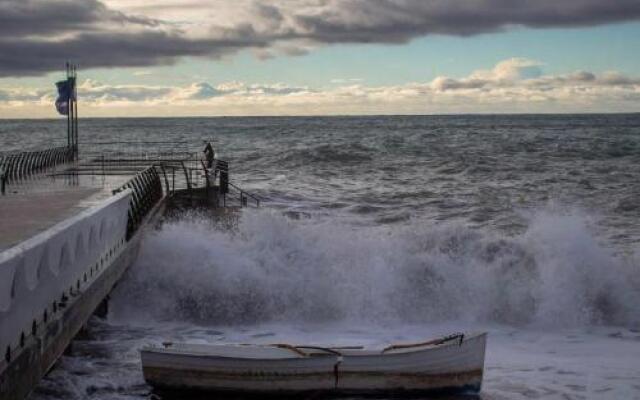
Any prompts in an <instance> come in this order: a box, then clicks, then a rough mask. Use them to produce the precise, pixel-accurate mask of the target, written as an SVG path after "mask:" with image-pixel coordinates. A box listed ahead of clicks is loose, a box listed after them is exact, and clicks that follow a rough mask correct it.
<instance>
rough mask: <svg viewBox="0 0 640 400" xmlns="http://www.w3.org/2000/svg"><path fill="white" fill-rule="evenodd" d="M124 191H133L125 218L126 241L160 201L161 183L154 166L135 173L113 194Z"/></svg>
mask: <svg viewBox="0 0 640 400" xmlns="http://www.w3.org/2000/svg"><path fill="white" fill-rule="evenodd" d="M126 189H131V190H132V191H133V193H132V198H131V203H130V204H129V211H128V218H127V240H129V239H131V237H132V236H133V234H134V233H135V232H136V230H137V229H138V227H140V225H141V224H142V222H143V220H144V218H145V217H146V216H147V214H148V213H149V212H150V211H151V210H152V209H153V207H154V206H155V205H156V204H157V203H158V201H160V199H162V196H163V195H162V181H161V180H160V175H159V174H158V171H157V170H156V168H155V166H151V167H149V168H147V169H145V170H144V171H141V172H139V173H137V174H136V176H134V177H133V178H131V179H130V180H129V181H128V182H127V183H125V184H124V185H122V186H121V187H119V188H117V189H115V190H114V191H113V194H114V195H115V194H117V193H119V192H121V191H124V190H126Z"/></svg>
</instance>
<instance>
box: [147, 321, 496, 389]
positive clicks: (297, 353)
mask: <svg viewBox="0 0 640 400" xmlns="http://www.w3.org/2000/svg"><path fill="white" fill-rule="evenodd" d="M486 338H487V334H486V333H478V334H470V335H463V334H455V335H450V336H447V337H443V338H439V339H435V340H430V341H428V342H423V343H412V344H400V345H392V346H389V347H387V348H386V349H383V350H364V349H363V348H361V347H332V348H321V347H314V346H291V345H286V344H274V345H201V344H179V343H164V344H163V346H157V347H156V346H149V347H145V348H143V349H142V350H141V356H142V369H143V373H144V378H145V380H146V381H147V383H149V384H150V385H152V386H154V387H155V388H156V389H160V390H163V389H164V390H197V391H232V392H238V393H247V394H248V393H257V394H270V393H271V394H284V393H296V392H306V391H331V392H334V391H335V392H340V393H342V392H344V393H378V392H416V391H418V392H422V391H462V392H478V391H479V390H480V385H481V383H482V374H483V369H484V353H485V346H486Z"/></svg>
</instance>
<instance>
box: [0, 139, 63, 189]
mask: <svg viewBox="0 0 640 400" xmlns="http://www.w3.org/2000/svg"><path fill="white" fill-rule="evenodd" d="M73 160H74V153H73V148H72V147H67V146H63V147H54V148H51V149H47V150H40V151H24V152H18V153H10V154H5V155H2V154H0V191H1V192H2V194H4V193H5V190H6V185H7V184H10V183H14V182H18V181H21V180H23V179H26V178H28V177H30V176H32V175H34V174H36V173H40V172H44V171H46V170H48V169H50V168H53V167H55V166H56V165H59V164H66V163H69V162H72V161H73Z"/></svg>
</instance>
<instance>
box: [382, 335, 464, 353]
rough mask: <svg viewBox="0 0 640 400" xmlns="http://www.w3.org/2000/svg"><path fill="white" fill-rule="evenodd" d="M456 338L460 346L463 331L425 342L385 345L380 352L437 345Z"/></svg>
mask: <svg viewBox="0 0 640 400" xmlns="http://www.w3.org/2000/svg"><path fill="white" fill-rule="evenodd" d="M456 339H457V340H458V345H459V346H462V341H463V340H464V333H454V334H452V335H449V336H445V337H442V338H438V339H433V340H429V341H427V342H421V343H403V344H392V345H391V346H389V347H385V348H384V349H383V350H382V352H381V353H385V352H387V351H391V350H398V349H410V348H412V347H422V346H437V345H440V344H444V343H447V342H450V341H452V340H456Z"/></svg>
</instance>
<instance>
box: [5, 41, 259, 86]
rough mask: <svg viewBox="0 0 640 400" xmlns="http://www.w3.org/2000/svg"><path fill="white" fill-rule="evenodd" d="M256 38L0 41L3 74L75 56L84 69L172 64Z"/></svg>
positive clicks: (46, 67)
mask: <svg viewBox="0 0 640 400" xmlns="http://www.w3.org/2000/svg"><path fill="white" fill-rule="evenodd" d="M264 45H266V44H265V43H261V42H259V41H258V40H241V39H238V40H233V39H229V40H213V39H211V40H205V39H203V40H189V39H186V38H184V37H181V36H178V35H172V34H168V33H165V32H161V31H147V32H138V33H122V34H118V33H112V32H108V33H106V32H105V33H85V34H80V35H76V36H74V37H72V38H70V39H66V40H60V41H44V40H39V39H25V40H21V41H3V40H0V76H20V75H38V74H43V73H46V72H50V71H57V70H61V68H63V66H64V63H65V61H66V60H72V61H73V62H74V63H77V64H79V65H80V66H81V68H94V67H139V66H150V65H168V64H172V63H173V62H175V61H176V60H177V59H178V58H179V57H183V56H207V57H212V58H217V57H221V56H223V55H225V54H228V53H232V52H235V51H237V50H238V49H241V48H246V47H260V46H264Z"/></svg>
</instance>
